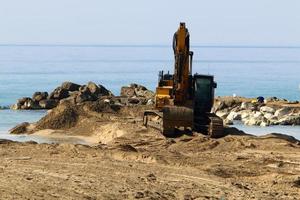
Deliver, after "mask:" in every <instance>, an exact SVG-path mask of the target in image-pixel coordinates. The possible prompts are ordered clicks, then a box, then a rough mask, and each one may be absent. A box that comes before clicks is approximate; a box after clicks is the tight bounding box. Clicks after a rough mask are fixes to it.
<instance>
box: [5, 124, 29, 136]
mask: <svg viewBox="0 0 300 200" xmlns="http://www.w3.org/2000/svg"><path fill="white" fill-rule="evenodd" d="M29 125H30V124H29V123H28V122H24V123H22V124H19V125H17V126H16V127H14V128H12V129H10V130H9V132H10V133H11V134H23V133H26V132H27V128H28V126H29Z"/></svg>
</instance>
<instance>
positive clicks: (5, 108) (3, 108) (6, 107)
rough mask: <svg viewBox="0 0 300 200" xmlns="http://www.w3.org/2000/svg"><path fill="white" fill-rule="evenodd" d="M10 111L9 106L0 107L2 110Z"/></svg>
mask: <svg viewBox="0 0 300 200" xmlns="http://www.w3.org/2000/svg"><path fill="white" fill-rule="evenodd" d="M7 109H9V106H0V110H7Z"/></svg>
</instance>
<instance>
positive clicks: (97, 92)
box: [87, 82, 112, 98]
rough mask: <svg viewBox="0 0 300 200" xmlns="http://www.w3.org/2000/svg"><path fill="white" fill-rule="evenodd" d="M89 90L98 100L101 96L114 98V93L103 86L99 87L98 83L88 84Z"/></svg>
mask: <svg viewBox="0 0 300 200" xmlns="http://www.w3.org/2000/svg"><path fill="white" fill-rule="evenodd" d="M87 88H88V89H89V90H90V92H91V94H92V95H94V96H95V97H96V98H100V97H101V96H112V93H111V92H110V91H109V90H108V89H106V88H105V87H104V86H103V85H97V84H96V83H93V82H89V83H88V84H87Z"/></svg>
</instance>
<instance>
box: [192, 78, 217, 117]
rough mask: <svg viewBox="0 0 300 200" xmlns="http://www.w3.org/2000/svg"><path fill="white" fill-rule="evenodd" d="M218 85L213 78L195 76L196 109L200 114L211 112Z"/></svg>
mask: <svg viewBox="0 0 300 200" xmlns="http://www.w3.org/2000/svg"><path fill="white" fill-rule="evenodd" d="M216 87H217V84H216V83H215V82H214V77H213V76H207V75H198V74H196V75H194V109H195V110H196V111H197V112H200V113H207V112H210V111H211V109H212V107H213V102H214V91H215V88H216Z"/></svg>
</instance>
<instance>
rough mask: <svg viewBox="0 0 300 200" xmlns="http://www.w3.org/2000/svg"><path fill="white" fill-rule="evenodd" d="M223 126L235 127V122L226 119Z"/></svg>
mask: <svg viewBox="0 0 300 200" xmlns="http://www.w3.org/2000/svg"><path fill="white" fill-rule="evenodd" d="M223 124H224V125H225V126H226V125H233V121H232V120H229V119H227V118H226V119H225V120H223Z"/></svg>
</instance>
